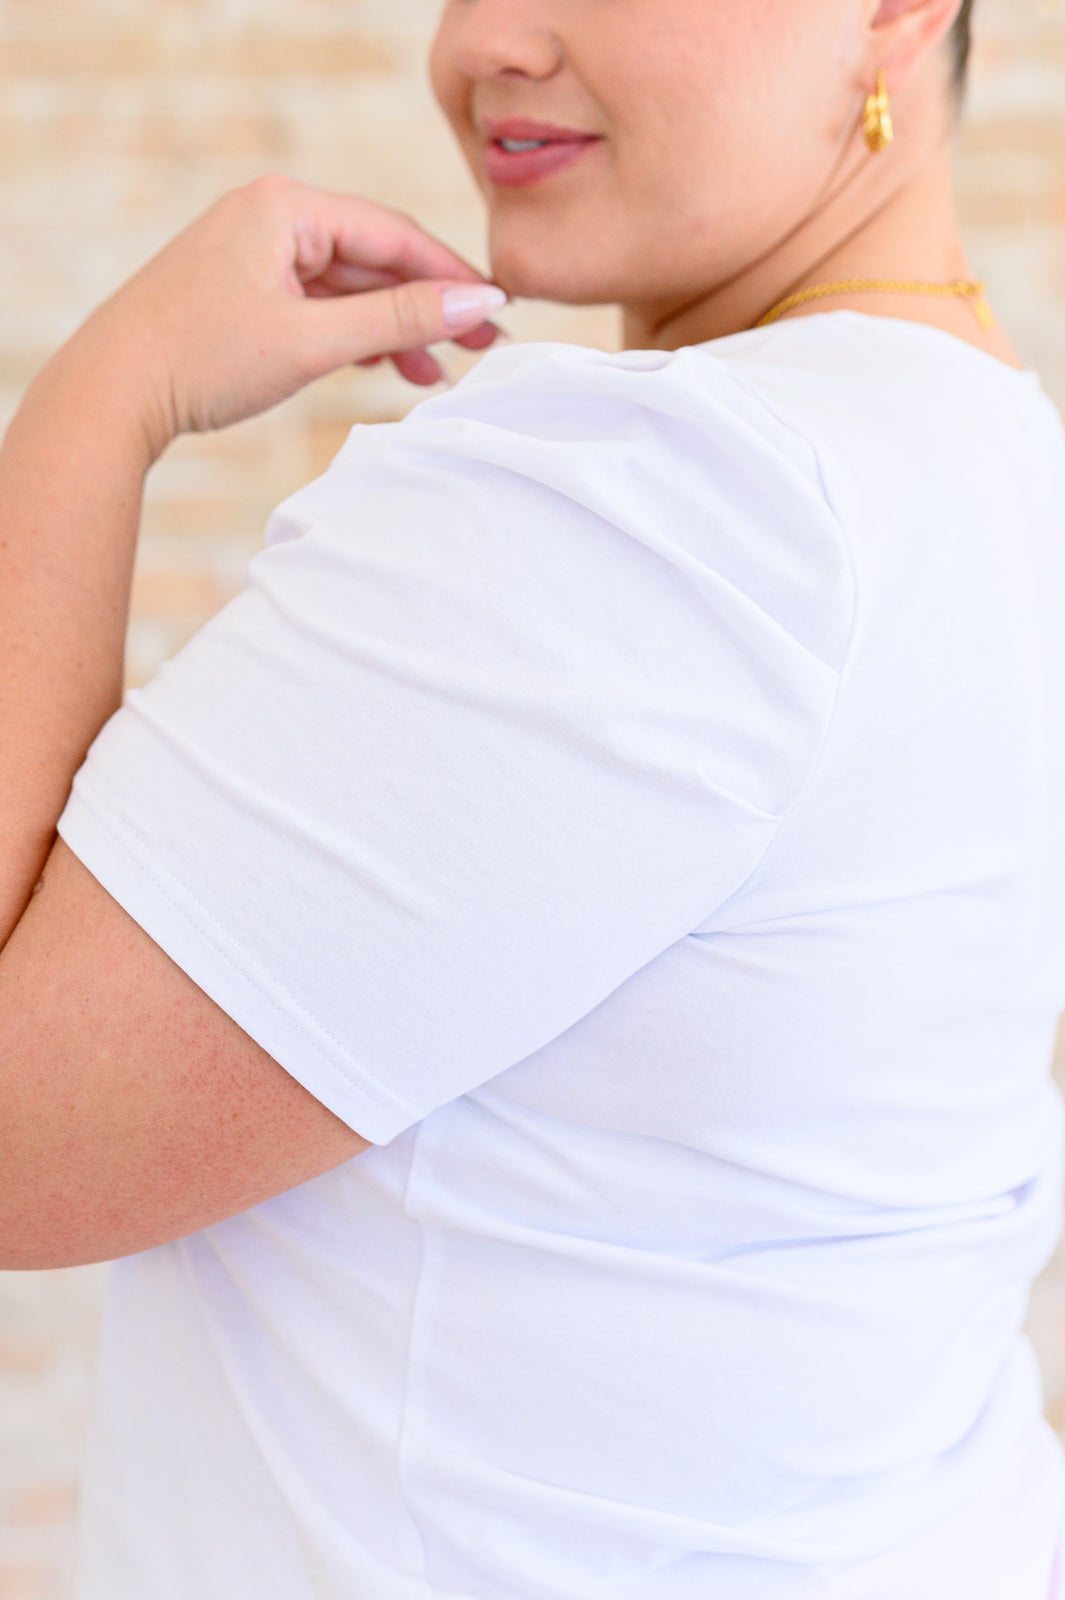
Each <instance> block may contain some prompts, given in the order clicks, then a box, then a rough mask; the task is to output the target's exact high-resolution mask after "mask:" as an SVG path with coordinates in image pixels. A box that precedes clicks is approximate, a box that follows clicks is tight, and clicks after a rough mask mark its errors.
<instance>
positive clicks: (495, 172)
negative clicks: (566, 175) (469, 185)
mask: <svg viewBox="0 0 1065 1600" xmlns="http://www.w3.org/2000/svg"><path fill="white" fill-rule="evenodd" d="M601 143H602V140H601V139H566V140H560V141H559V142H558V143H557V144H545V145H544V146H543V147H542V148H541V149H539V150H517V151H510V150H504V149H503V148H502V146H500V145H498V144H490V145H489V146H488V147H487V149H486V150H485V153H484V170H485V173H486V174H487V177H488V181H489V183H495V184H499V185H501V186H502V187H504V188H509V189H526V188H528V187H529V185H530V184H533V183H539V182H540V181H541V179H543V178H550V177H552V176H553V175H554V173H556V172H562V171H563V169H564V168H566V167H572V165H573V163H574V162H575V161H579V160H580V159H581V156H583V155H586V154H587V152H588V151H589V150H590V149H591V148H592V146H593V145H597V144H601Z"/></svg>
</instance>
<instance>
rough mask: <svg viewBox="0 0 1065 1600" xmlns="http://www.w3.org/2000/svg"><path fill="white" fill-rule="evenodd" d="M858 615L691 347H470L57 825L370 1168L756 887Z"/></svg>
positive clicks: (358, 454)
mask: <svg viewBox="0 0 1065 1600" xmlns="http://www.w3.org/2000/svg"><path fill="white" fill-rule="evenodd" d="M852 607H853V593H852V584H851V578H850V568H849V563H848V559H847V550H846V546H845V542H844V539H843V535H842V532H841V530H840V528H839V526H838V524H837V523H836V521H835V519H834V517H833V515H832V512H831V510H830V508H829V506H828V505H827V503H826V500H825V497H824V494H823V491H822V488H821V484H820V480H819V476H818V472H817V465H816V461H815V460H814V458H813V456H812V454H811V452H810V449H809V447H808V446H807V445H806V444H805V443H804V442H803V441H802V440H800V439H798V438H796V437H795V436H793V435H792V434H791V433H790V431H789V430H788V429H787V428H785V427H784V426H783V425H782V424H780V423H778V422H776V421H775V420H774V418H773V416H772V415H771V414H770V413H769V412H768V410H767V409H766V408H765V407H764V405H763V404H762V402H761V401H760V400H759V398H758V396H757V394H756V393H755V392H754V391H752V390H751V388H750V386H749V385H746V384H741V383H740V382H739V381H738V380H737V379H735V378H733V377H732V376H731V375H730V374H729V372H728V370H727V368H726V367H725V366H724V365H723V363H722V362H721V361H719V360H715V359H713V358H712V357H711V356H710V355H709V354H708V353H707V351H706V350H705V349H702V348H700V347H694V348H692V349H688V350H683V351H680V352H676V353H663V352H654V351H632V352H626V353H623V354H621V355H608V354H604V353H601V352H597V351H590V350H585V349H582V348H579V347H576V346H567V345H552V344H544V345H528V346H514V347H511V348H509V349H503V350H499V351H494V352H490V353H489V354H488V355H487V356H486V357H485V358H484V359H483V360H482V362H481V363H480V365H479V366H478V367H477V368H476V369H475V370H474V371H473V372H472V373H471V374H470V375H469V376H468V377H467V378H466V379H464V380H463V382H462V383H460V384H459V385H457V386H456V387H455V388H454V389H453V390H451V391H450V392H449V393H447V394H442V395H439V396H433V397H431V398H429V399H428V400H426V401H423V402H422V403H421V404H420V405H419V406H417V407H416V408H415V410H414V411H413V412H411V414H410V415H409V416H408V417H407V418H406V419H405V420H404V421H402V422H399V423H395V424H382V425H376V426H363V427H358V428H356V429H355V430H354V431H353V433H352V435H351V437H350V439H349V440H348V442H347V444H346V445H345V447H344V448H343V450H342V451H341V453H340V454H339V456H338V457H337V459H336V460H335V462H334V463H333V465H332V466H331V467H330V469H329V470H328V471H327V472H326V473H325V475H324V476H323V477H321V478H320V479H318V480H317V481H315V482H314V483H312V484H311V485H310V486H308V487H307V488H306V489H304V490H302V491H301V492H299V493H298V494H296V495H294V496H293V497H292V498H291V499H289V500H288V501H286V502H285V503H284V504H283V505H282V506H281V507H280V508H279V509H278V511H277V512H276V513H275V515H274V517H273V519H272V521H271V523H270V526H269V528H268V531H267V542H266V547H265V549H264V550H263V551H262V552H261V553H260V554H259V555H258V556H256V558H255V559H254V560H253V562H252V563H251V565H250V568H249V572H248V577H247V582H246V584H245V587H244V589H243V590H242V592H241V593H240V594H239V595H238V596H237V597H236V599H234V600H233V601H232V602H231V603H230V604H229V605H228V606H226V607H225V609H224V610H222V611H221V612H220V613H219V614H218V616H217V617H215V618H214V619H213V620H212V621H211V622H210V623H209V624H208V625H207V626H206V627H205V628H203V629H202V631H201V632H200V633H198V634H197V635H196V637H195V638H194V639H193V640H192V641H191V643H190V644H189V645H188V646H187V647H186V648H185V649H184V650H182V651H181V653H180V654H179V655H177V656H176V657H175V658H174V659H173V660H172V661H171V662H169V663H168V664H167V665H166V666H164V667H163V668H162V670H161V671H160V672H159V673H158V674H157V675H156V677H155V678H154V679H153V680H152V681H151V682H150V683H149V684H148V685H147V687H145V688H143V689H140V690H137V691H135V692H133V693H131V694H130V695H129V697H128V699H127V702H126V704H125V706H124V707H123V709H122V710H121V711H120V712H119V713H118V714H117V715H116V716H115V717H114V718H113V719H112V720H111V722H110V723H109V724H108V725H107V726H106V727H105V728H104V730H103V731H102V733H101V734H100V736H99V738H98V739H97V741H96V743H95V744H94V746H93V748H92V750H91V751H90V753H89V756H88V759H87V761H86V763H85V765H84V767H83V768H82V770H81V772H80V773H79V774H78V776H77V779H76V781H75V784H74V789H73V793H72V795H71V798H70V801H69V803H68V805H67V808H66V810H65V812H64V814H63V817H62V819H61V822H60V833H61V834H62V836H63V838H64V839H65V840H66V842H67V844H68V845H69V846H70V848H71V849H72V850H73V851H74V852H75V853H76V854H77V855H78V856H79V857H80V859H81V861H82V862H83V863H84V864H85V865H86V867H88V869H89V870H90V871H91V872H92V873H93V875H94V876H95V877H96V878H97V879H98V880H99V881H100V883H101V884H102V885H103V886H104V887H105V888H106V889H107V890H108V891H109V892H110V894H111V895H112V896H113V897H114V898H115V899H116V900H117V901H118V902H119V903H120V904H121V905H122V906H123V907H124V908H125V909H126V910H127V911H128V912H129V913H130V915H131V916H132V917H133V918H134V919H135V920H136V921H137V922H138V923H139V924H140V925H141V927H143V928H144V929H145V931H146V932H147V933H148V934H149V935H150V936H151V938H152V939H153V940H154V941H155V942H156V943H157V944H158V945H160V946H161V947H162V949H163V950H165V951H166V952H167V954H168V955H169V956H170V957H171V958H172V959H173V960H174V961H176V962H177V964H178V965H179V966H180V967H181V968H182V969H183V970H184V971H185V972H186V973H187V974H188V975H189V976H190V977H191V978H192V979H193V980H194V981H195V982H196V983H197V984H198V985H199V986H200V987H201V988H202V989H203V990H204V991H205V992H206V993H207V994H208V995H209V996H210V997H211V998H212V999H213V1000H214V1001H216V1002H217V1004H218V1005H219V1006H221V1007H222V1009H223V1010H224V1011H226V1012H227V1013H228V1015H230V1016H231V1017H232V1018H233V1019H234V1020H235V1021H236V1022H237V1023H238V1024H239V1025H240V1026H241V1027H242V1028H243V1029H244V1030H245V1031H246V1032H247V1033H249V1034H250V1035H251V1036H252V1038H253V1039H255V1040H256V1041H257V1043H259V1044H260V1045H261V1046H262V1047H263V1048H264V1049H265V1050H266V1051H267V1052H268V1053H269V1054H270V1055H271V1056H273V1057H274V1058H275V1059H276V1060H277V1061H278V1062H279V1063H280V1064H281V1066H282V1067H284V1068H285V1069H286V1070H287V1071H288V1072H290V1073H291V1074H292V1075H293V1076H294V1077H295V1078H297V1079H298V1080H299V1081H300V1082H301V1083H302V1084H303V1085H304V1086H305V1087H306V1088H307V1089H308V1090H310V1092H311V1093H312V1094H313V1095H315V1096H316V1097H317V1098H318V1099H319V1100H320V1101H322V1102H323V1103H324V1104H325V1105H327V1106H328V1107H329V1108H330V1109H331V1110H332V1111H334V1112H335V1113H336V1114H337V1115H338V1116H339V1117H340V1118H342V1119H343V1120H344V1121H345V1122H346V1123H348V1124H349V1125H350V1126H351V1127H352V1128H354V1129H355V1130H356V1131H357V1132H358V1133H360V1134H361V1135H362V1136H363V1137H364V1138H366V1139H368V1140H370V1141H371V1142H373V1143H387V1142H388V1141H390V1140H391V1139H393V1138H395V1137H396V1136H397V1135H398V1134H399V1133H401V1132H402V1131H403V1130H405V1129H406V1128H408V1127H410V1126H412V1125H413V1124H414V1123H416V1122H418V1121H420V1120H421V1119H422V1118H424V1117H425V1116H426V1115H428V1114H429V1113H430V1112H431V1111H433V1110H434V1109H436V1108H438V1107H439V1106H441V1105H444V1104H446V1103H447V1102H449V1101H451V1100H453V1099H455V1098H457V1097H458V1096H461V1095H463V1094H465V1093H469V1092H470V1091H471V1090H473V1089H475V1088H476V1087H478V1086H479V1085H481V1084H483V1083H485V1082H487V1081H488V1080H489V1079H491V1078H493V1077H495V1076H496V1075H498V1074H499V1073H501V1072H504V1071H505V1070H506V1069H507V1068H509V1067H511V1066H512V1065H514V1064H516V1063H517V1062H519V1061H521V1060H523V1059H524V1058H526V1057H527V1056H529V1055H531V1054H532V1053H533V1052H534V1051H536V1050H538V1049H540V1048H542V1047H543V1046H544V1045H545V1044H547V1043H548V1042H550V1041H551V1040H552V1039H554V1038H556V1037H557V1036H558V1035H559V1034H561V1033H562V1032H563V1031H564V1030H566V1029H567V1028H569V1027H571V1026H572V1025H573V1024H574V1023H575V1022H577V1021H578V1020H579V1019H580V1018H581V1017H582V1016H584V1015H585V1014H587V1013H588V1012H589V1011H591V1010H592V1009H593V1008H594V1007H596V1006H598V1005H600V1004H601V1003H603V1002H604V1001H605V1000H606V999H607V998H608V997H609V996H610V995H611V994H612V993H613V992H614V991H615V990H616V989H617V988H618V987H619V986H620V985H621V984H623V983H625V982H626V980H627V979H629V978H630V977H631V976H632V975H633V974H634V973H636V972H637V971H638V970H639V969H640V968H641V967H643V966H645V965H646V964H647V963H648V962H649V961H651V960H653V959H654V958H655V957H656V956H658V955H659V954H661V953H662V952H663V951H664V950H666V949H668V948H669V947H670V946H671V945H672V944H674V943H675V942H676V941H678V940H680V939H682V938H684V937H685V936H686V935H687V934H688V933H690V932H691V931H692V930H693V929H695V928H696V927H698V925H699V924H700V923H702V922H703V921H705V919H707V918H708V917H709V916H710V915H711V914H712V913H713V912H714V911H715V910H716V909H717V908H720V907H721V906H722V905H723V904H724V902H725V901H726V900H728V899H729V897H731V896H732V895H733V894H734V893H735V892H736V890H737V889H738V888H739V887H740V886H741V885H742V884H743V882H744V880H745V879H746V878H747V877H748V876H749V875H750V874H751V873H752V871H753V870H754V869H755V867H756V866H757V865H758V863H759V861H760V860H761V858H762V856H763V855H764V853H765V852H766V850H767V848H768V846H769V844H770V842H771V840H772V838H773V835H774V832H775V830H776V828H777V827H778V826H779V824H780V821H781V819H782V817H783V816H784V815H785V814H786V812H787V810H788V808H789V806H790V805H791V804H792V803H793V801H794V800H795V798H796V797H797V795H798V794H799V793H800V791H801V790H802V789H803V787H804V785H805V784H806V783H807V782H808V780H809V778H810V776H811V774H812V771H813V769H814V766H815V764H816V762H817V759H818V756H819V753H820V750H821V748H822V745H823V743H824V740H825V737H826V734H827V731H828V728H829V724H830V721H831V717H832V711H833V706H834V703H835V696H836V689H837V682H838V677H839V672H840V669H841V664H842V661H843V659H844V656H845V653H846V648H847V640H848V635H849V629H850V618H851V612H852Z"/></svg>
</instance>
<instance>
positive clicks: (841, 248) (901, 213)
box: [622, 142, 979, 350]
mask: <svg viewBox="0 0 1065 1600" xmlns="http://www.w3.org/2000/svg"><path fill="white" fill-rule="evenodd" d="M906 155H907V153H906V151H905V150H901V151H899V152H898V153H897V155H896V154H895V152H894V150H893V151H892V152H890V153H889V154H888V157H887V159H886V160H885V157H884V156H883V155H880V156H866V154H865V152H864V150H863V152H862V154H861V156H860V158H858V159H857V160H856V162H855V164H854V166H853V168H852V170H851V171H849V172H844V173H843V174H842V175H841V177H840V178H839V179H838V181H837V184H836V187H835V189H834V190H832V191H831V192H829V193H828V195H827V196H826V197H825V198H824V200H823V201H822V203H821V204H820V205H819V206H818V207H817V208H816V210H815V212H814V214H812V215H811V216H810V217H809V218H807V219H805V220H804V221H803V222H802V223H801V224H800V225H799V227H798V228H796V229H795V230H794V231H793V232H792V233H791V234H790V235H789V236H788V237H787V238H786V239H785V240H784V241H783V242H782V243H781V244H779V245H778V246H776V247H775V248H773V249H772V250H770V251H769V252H768V253H767V254H765V255H764V256H763V257H762V258H761V259H759V260H758V261H756V262H754V263H753V264H751V265H750V266H749V267H746V268H745V269H744V270H742V271H741V272H739V273H737V274H736V275H734V276H733V277H731V278H729V279H727V280H726V281H724V282H721V283H719V284H715V285H712V286H710V287H708V288H707V289H706V290H705V292H703V293H701V294H700V295H698V296H697V297H696V298H694V299H688V300H686V301H684V302H683V303H673V304H670V303H668V302H663V303H661V304H657V305H638V306H633V305H626V306H623V307H622V318H623V323H622V327H623V346H624V348H625V349H627V350H631V349H656V350H679V349H680V348H681V347H682V346H684V345H689V344H701V343H703V342H704V341H706V340H708V339H718V338H722V337H724V336H725V335H727V334H731V333H738V332H740V331H742V330H743V329H746V328H752V327H753V326H754V325H755V323H757V321H758V319H759V318H760V317H761V316H763V315H764V314H765V313H766V312H767V311H768V310H769V309H770V307H771V306H773V305H775V304H776V303H778V302H779V301H780V300H782V299H784V298H785V296H787V295H790V294H793V293H795V292H796V291H798V290H800V289H804V288H807V287H809V286H811V285H813V284H814V283H827V282H835V281H837V280H839V279H845V278H906V279H921V280H923V281H927V282H948V281H951V280H954V279H966V278H971V276H972V273H971V270H970V268H969V264H968V262H967V260H966V255H965V249H964V246H963V244H962V240H961V232H960V228H959V225H958V219H957V213H956V210H955V205H954V198H953V192H952V184H951V151H950V147H949V142H946V143H941V145H940V147H939V148H938V149H937V150H936V151H935V153H934V154H933V156H932V157H931V158H930V159H928V160H925V161H923V162H921V163H919V164H915V163H913V162H912V161H909V162H908V161H907V159H906ZM892 156H894V157H895V159H892ZM878 162H880V163H883V165H882V166H881V167H879V168H878V167H877V165H876V164H877V163H878ZM898 304H899V302H898V297H892V300H891V307H892V309H889V310H884V309H883V308H882V307H880V306H877V305H874V304H873V301H872V300H871V299H870V300H864V299H863V300H862V301H860V302H859V301H857V300H853V299H852V298H850V297H847V296H840V297H839V300H838V301H837V300H836V299H831V300H826V301H822V302H819V303H817V304H815V305H813V306H811V307H809V308H802V310H806V312H807V314H810V313H811V312H818V311H823V310H833V309H841V308H848V309H849V308H853V307H855V306H857V307H860V309H862V310H865V311H872V312H874V314H875V313H876V312H877V311H879V312H880V314H887V315H903V316H910V315H913V316H914V317H915V320H921V321H928V322H933V323H937V324H939V325H940V326H943V327H946V328H947V329H948V331H961V330H962V329H968V328H969V325H970V324H972V325H973V328H974V329H975V330H976V331H977V332H979V329H978V325H977V324H976V321H975V318H974V316H973V311H972V307H971V306H968V305H964V304H949V303H948V304H942V303H939V302H935V303H932V302H923V301H922V302H920V303H919V305H918V306H917V307H916V308H915V310H913V311H911V310H910V309H902V310H901V311H900V310H899V309H898ZM802 310H799V311H796V312H792V313H790V315H801V314H802ZM962 336H963V337H964V336H965V334H964V333H963V335H962Z"/></svg>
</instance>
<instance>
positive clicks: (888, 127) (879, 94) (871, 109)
mask: <svg viewBox="0 0 1065 1600" xmlns="http://www.w3.org/2000/svg"><path fill="white" fill-rule="evenodd" d="M862 131H863V132H864V134H865V142H866V144H867V145H868V146H869V148H870V150H872V152H873V154H874V155H876V154H877V153H878V152H879V151H881V150H886V149H887V147H888V145H889V144H890V143H891V141H892V139H894V137H895V124H894V123H893V122H892V120H891V101H890V100H889V99H888V92H887V79H886V78H885V76H884V74H883V72H878V73H877V75H876V89H875V91H874V92H873V93H872V94H871V95H870V96H869V98H868V100H867V101H866V102H865V113H864V115H863V117H862Z"/></svg>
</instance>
